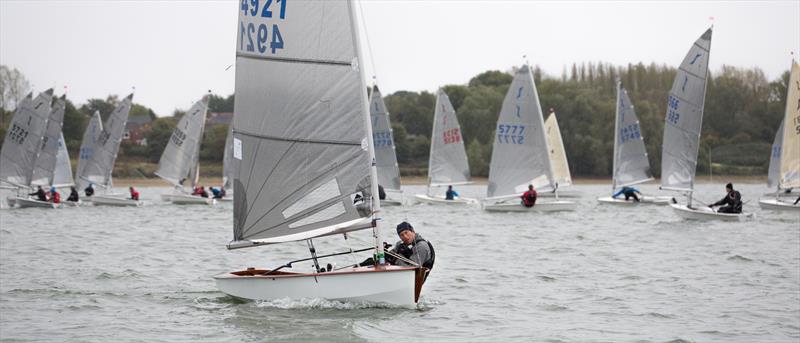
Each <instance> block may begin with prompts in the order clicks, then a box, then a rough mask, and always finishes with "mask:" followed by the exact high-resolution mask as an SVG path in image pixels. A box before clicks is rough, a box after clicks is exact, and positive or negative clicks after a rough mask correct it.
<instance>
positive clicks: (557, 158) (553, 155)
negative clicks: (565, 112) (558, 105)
mask: <svg viewBox="0 0 800 343" xmlns="http://www.w3.org/2000/svg"><path fill="white" fill-rule="evenodd" d="M544 127H545V132H546V133H547V145H548V146H549V147H550V163H551V164H552V166H553V179H554V180H555V182H556V185H558V187H564V186H569V185H571V184H572V175H571V174H570V172H569V164H568V163H567V152H566V151H565V150H564V141H563V140H561V129H559V128H558V119H557V118H556V112H552V111H551V112H550V117H548V118H547V120H546V121H545V122H544Z"/></svg>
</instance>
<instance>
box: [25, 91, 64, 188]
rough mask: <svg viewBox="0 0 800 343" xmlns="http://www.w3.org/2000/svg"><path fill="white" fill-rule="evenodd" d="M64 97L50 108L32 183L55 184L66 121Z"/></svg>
mask: <svg viewBox="0 0 800 343" xmlns="http://www.w3.org/2000/svg"><path fill="white" fill-rule="evenodd" d="M64 109H65V102H64V97H63V96H62V97H61V98H60V99H58V100H56V101H55V104H54V105H53V107H52V108H51V109H50V116H49V118H48V119H47V129H46V130H45V133H44V137H42V145H41V148H40V149H39V156H38V157H37V158H36V164H35V165H34V168H33V178H32V179H31V185H34V186H45V187H46V186H50V185H53V184H54V182H53V175H54V172H55V169H56V160H57V158H58V157H57V155H58V146H59V143H60V142H59V139H60V138H61V126H62V124H63V122H64Z"/></svg>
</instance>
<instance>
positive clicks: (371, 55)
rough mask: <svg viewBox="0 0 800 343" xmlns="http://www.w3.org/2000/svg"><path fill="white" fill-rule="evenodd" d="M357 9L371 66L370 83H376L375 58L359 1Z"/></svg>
mask: <svg viewBox="0 0 800 343" xmlns="http://www.w3.org/2000/svg"><path fill="white" fill-rule="evenodd" d="M358 9H359V10H360V11H361V26H363V27H364V37H365V38H366V40H367V50H368V51H369V62H370V64H371V65H372V83H373V84H375V85H377V83H378V70H377V69H376V68H375V57H374V56H373V54H372V44H370V41H369V30H367V20H366V19H364V8H363V7H361V1H358Z"/></svg>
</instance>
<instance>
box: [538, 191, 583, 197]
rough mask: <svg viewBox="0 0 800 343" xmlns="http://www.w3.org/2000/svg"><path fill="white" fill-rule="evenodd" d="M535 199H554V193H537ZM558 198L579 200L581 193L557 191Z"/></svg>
mask: <svg viewBox="0 0 800 343" xmlns="http://www.w3.org/2000/svg"><path fill="white" fill-rule="evenodd" d="M536 197H537V198H555V197H556V193H554V192H537V193H536ZM558 197H559V198H580V197H581V192H578V191H574V190H566V191H565V190H559V191H558Z"/></svg>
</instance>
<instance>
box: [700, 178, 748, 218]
mask: <svg viewBox="0 0 800 343" xmlns="http://www.w3.org/2000/svg"><path fill="white" fill-rule="evenodd" d="M725 191H726V192H728V194H726V195H725V197H724V198H722V200H720V201H717V202H715V203H713V204H711V205H708V207H710V208H714V206H720V205H727V206H722V207H720V208H719V209H718V210H717V212H719V213H742V194H740V193H739V191H735V190H733V184H731V183H728V184H727V185H725Z"/></svg>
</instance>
